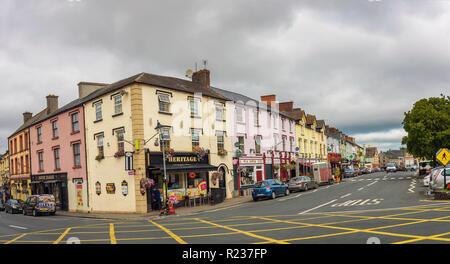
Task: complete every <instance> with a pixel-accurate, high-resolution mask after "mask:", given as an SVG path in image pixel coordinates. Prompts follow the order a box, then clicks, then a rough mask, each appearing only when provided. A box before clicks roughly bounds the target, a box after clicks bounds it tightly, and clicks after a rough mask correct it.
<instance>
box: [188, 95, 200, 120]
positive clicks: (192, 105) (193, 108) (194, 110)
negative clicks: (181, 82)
mask: <svg viewBox="0 0 450 264" xmlns="http://www.w3.org/2000/svg"><path fill="white" fill-rule="evenodd" d="M198 103H199V100H196V99H191V100H189V106H190V109H191V117H198V116H199V111H198Z"/></svg>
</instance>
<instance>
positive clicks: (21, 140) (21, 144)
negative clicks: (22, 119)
mask: <svg viewBox="0 0 450 264" xmlns="http://www.w3.org/2000/svg"><path fill="white" fill-rule="evenodd" d="M19 146H20V151H23V139H22V136H20V137H19Z"/></svg>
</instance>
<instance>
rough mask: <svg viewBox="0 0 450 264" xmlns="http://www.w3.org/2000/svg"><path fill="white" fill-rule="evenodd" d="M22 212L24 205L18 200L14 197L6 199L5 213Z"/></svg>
mask: <svg viewBox="0 0 450 264" xmlns="http://www.w3.org/2000/svg"><path fill="white" fill-rule="evenodd" d="M21 212H22V207H21V206H20V204H19V202H18V201H17V200H14V199H9V200H8V201H6V204H5V213H11V214H14V213H21Z"/></svg>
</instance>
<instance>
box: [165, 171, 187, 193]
mask: <svg viewBox="0 0 450 264" xmlns="http://www.w3.org/2000/svg"><path fill="white" fill-rule="evenodd" d="M167 186H168V187H167V189H168V190H174V189H182V188H183V182H182V179H181V177H180V174H170V175H169V182H168V183H167Z"/></svg>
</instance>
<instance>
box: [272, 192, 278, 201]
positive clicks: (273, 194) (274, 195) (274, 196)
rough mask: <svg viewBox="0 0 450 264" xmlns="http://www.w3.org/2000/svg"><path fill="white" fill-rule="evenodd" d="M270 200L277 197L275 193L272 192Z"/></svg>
mask: <svg viewBox="0 0 450 264" xmlns="http://www.w3.org/2000/svg"><path fill="white" fill-rule="evenodd" d="M271 197H272V199H275V198H277V195H276V193H275V192H274V191H272V196H271Z"/></svg>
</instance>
